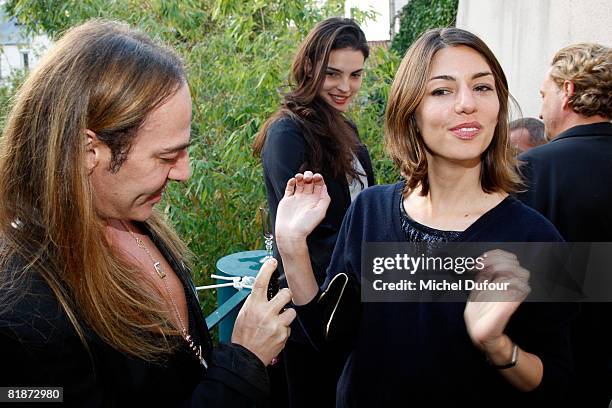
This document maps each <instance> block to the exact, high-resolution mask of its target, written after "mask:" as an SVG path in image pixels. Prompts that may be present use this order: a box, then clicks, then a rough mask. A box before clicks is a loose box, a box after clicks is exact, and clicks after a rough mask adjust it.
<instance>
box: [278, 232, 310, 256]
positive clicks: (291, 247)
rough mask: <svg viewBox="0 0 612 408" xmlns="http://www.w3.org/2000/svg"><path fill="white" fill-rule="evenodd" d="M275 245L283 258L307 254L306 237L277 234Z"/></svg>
mask: <svg viewBox="0 0 612 408" xmlns="http://www.w3.org/2000/svg"><path fill="white" fill-rule="evenodd" d="M276 247H277V248H278V252H279V253H280V255H281V257H282V258H283V259H292V258H296V257H300V256H303V255H306V256H308V244H307V243H306V237H299V236H296V237H291V236H277V237H276Z"/></svg>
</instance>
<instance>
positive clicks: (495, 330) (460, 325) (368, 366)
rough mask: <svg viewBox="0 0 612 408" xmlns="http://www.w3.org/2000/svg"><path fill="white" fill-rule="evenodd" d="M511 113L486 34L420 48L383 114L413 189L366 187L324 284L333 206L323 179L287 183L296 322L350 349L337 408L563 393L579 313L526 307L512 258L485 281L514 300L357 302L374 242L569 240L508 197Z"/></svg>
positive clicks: (496, 260) (507, 401)
mask: <svg viewBox="0 0 612 408" xmlns="http://www.w3.org/2000/svg"><path fill="white" fill-rule="evenodd" d="M508 102H509V93H508V88H507V82H506V79H505V76H504V73H503V71H502V68H501V66H500V65H499V63H498V61H497V59H496V58H495V56H494V55H493V53H492V52H491V51H490V50H489V48H488V47H487V46H486V45H485V44H484V43H483V42H482V41H481V40H480V39H479V38H478V37H476V36H475V35H473V34H471V33H469V32H467V31H464V30H460V29H454V28H450V29H437V30H431V31H428V32H426V33H425V34H423V35H422V36H421V37H420V38H419V39H417V41H416V42H415V43H414V44H413V45H412V46H411V48H410V49H409V50H408V52H407V53H406V56H405V57H404V59H403V61H402V63H401V65H400V67H399V70H398V72H397V74H396V77H395V80H394V82H393V85H392V88H391V91H390V97H389V102H388V105H387V111H386V129H385V130H386V132H385V136H386V142H387V148H388V150H389V152H390V154H391V157H392V158H393V159H394V160H395V162H396V163H397V164H398V166H399V167H400V169H401V170H402V173H403V174H404V175H405V179H406V180H405V181H404V182H400V183H397V184H396V185H390V186H375V187H373V188H371V189H368V190H367V191H364V192H363V193H362V194H360V196H359V197H358V198H357V199H356V200H355V201H354V202H353V203H352V204H351V207H350V208H349V210H348V211H347V214H346V216H345V219H344V222H343V225H342V228H341V230H340V234H339V236H338V241H337V244H336V247H335V249H334V253H333V256H332V260H331V263H330V267H329V269H328V279H327V281H326V282H325V284H324V285H323V286H322V287H321V286H320V285H319V283H318V281H317V280H316V279H315V278H314V276H313V274H312V273H311V272H310V265H309V262H308V261H307V256H308V247H307V245H306V237H307V236H308V233H309V232H310V230H311V229H312V228H313V226H314V225H316V224H317V223H318V220H319V219H321V218H322V217H323V215H324V214H325V209H326V207H327V205H329V202H330V198H329V196H328V194H327V191H326V187H325V183H324V182H323V177H321V175H318V174H314V175H313V173H312V172H310V171H307V172H305V173H304V174H298V175H296V177H295V178H293V179H291V180H290V181H289V182H288V184H287V186H286V191H285V196H284V198H283V199H282V201H281V203H280V204H279V208H278V217H277V225H276V239H277V244H278V247H279V252H280V253H281V255H282V258H283V262H284V266H285V272H286V276H287V281H288V283H289V286H290V288H291V289H292V293H293V299H294V303H295V304H296V305H297V308H296V309H297V312H298V319H299V321H300V323H302V324H303V325H304V326H305V327H306V329H307V331H308V332H309V335H310V337H311V339H312V340H313V341H314V342H316V343H318V344H324V341H325V340H328V339H330V338H333V337H334V336H335V335H336V336H337V335H340V334H344V335H345V340H344V341H345V345H346V347H347V348H351V349H352V353H351V356H350V358H349V359H348V361H347V364H346V366H345V368H344V371H343V374H342V377H341V379H340V382H339V384H338V398H337V406H338V407H361V406H363V407H377V406H380V407H387V406H414V407H442V406H472V407H474V406H482V407H492V406H495V407H500V406H541V405H542V404H547V403H551V402H554V401H555V400H556V399H557V398H559V396H561V395H562V392H563V390H564V387H565V386H566V384H567V380H568V378H569V371H570V362H571V359H570V353H569V347H568V336H569V333H568V322H569V318H570V315H571V310H570V309H571V308H568V307H564V306H562V305H558V304H555V305H552V304H537V303H522V301H523V300H524V299H525V296H526V294H527V292H528V286H527V284H526V282H527V280H528V278H529V274H528V272H527V271H526V270H525V269H524V268H523V267H522V266H521V265H519V263H518V260H517V258H516V257H513V256H512V255H510V254H508V253H491V254H490V256H488V257H487V258H486V260H485V261H484V264H485V268H484V270H483V272H482V275H478V274H477V275H476V276H477V279H480V277H481V276H483V275H484V276H487V277H488V279H490V280H493V281H507V282H509V283H510V284H511V285H512V286H511V292H510V293H508V294H513V295H514V297H513V298H512V300H513V301H475V300H479V299H478V298H477V299H475V298H474V297H472V296H480V295H482V293H478V292H472V293H471V295H470V296H471V297H470V298H469V301H468V302H467V303H466V302H445V303H440V302H438V303H432V302H420V303H417V302H414V303H407V302H402V303H391V302H375V301H369V302H368V301H367V300H368V299H365V300H366V301H364V302H361V301H360V300H361V297H360V296H359V295H360V293H359V290H360V286H359V285H358V283H359V281H360V280H361V284H362V286H361V290H362V293H361V295H363V293H367V292H365V291H364V289H363V288H366V286H363V285H368V281H367V280H363V279H362V278H363V276H364V275H363V274H364V273H367V272H368V271H367V270H366V269H362V262H363V261H364V255H365V254H364V253H362V251H363V247H364V244H365V243H372V242H381V243H388V242H406V241H411V242H415V241H416V242H423V241H425V242H430V243H436V244H433V245H430V247H433V246H436V245H439V244H437V243H439V242H446V241H457V242H484V243H487V242H493V243H499V242H557V241H561V237H560V236H559V234H558V232H557V231H556V230H555V228H554V227H553V226H552V225H551V224H550V223H549V222H548V221H547V220H546V219H545V218H544V217H542V216H541V215H539V214H537V213H536V212H535V211H533V210H531V209H529V208H528V207H526V206H525V205H523V204H521V203H520V202H518V201H517V200H516V199H514V198H513V197H512V196H511V195H510V193H512V192H514V191H516V190H517V188H519V186H520V184H519V178H518V176H517V173H516V169H515V162H514V159H513V157H512V153H511V151H510V149H509V148H508ZM364 268H365V267H364ZM421 272H423V273H424V275H423V276H424V277H427V276H428V275H427V274H426V272H424V271H421ZM365 276H366V277H369V276H370V275H365ZM338 282H340V286H339V285H338ZM320 287H321V289H320ZM323 290H325V291H326V292H325V293H323V294H322V291H323ZM480 299H481V298H480ZM495 299H496V300H497V299H499V298H495ZM506 299H507V298H506ZM343 328H344V329H343ZM342 329H343V330H342ZM487 360H488V362H487Z"/></svg>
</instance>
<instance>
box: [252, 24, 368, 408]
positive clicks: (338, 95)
mask: <svg viewBox="0 0 612 408" xmlns="http://www.w3.org/2000/svg"><path fill="white" fill-rule="evenodd" d="M368 55H369V48H368V45H367V42H366V39H365V36H364V34H363V32H362V31H361V29H360V28H359V26H358V25H357V24H356V23H355V22H354V21H353V20H350V19H345V18H330V19H327V20H325V21H322V22H321V23H319V24H318V25H317V26H316V27H315V28H314V29H313V30H312V31H311V32H310V33H309V34H308V36H307V37H306V39H305V40H304V41H303V43H302V44H301V46H300V48H299V50H298V52H297V54H296V56H295V59H294V61H293V68H292V71H291V90H290V91H289V92H288V93H287V94H285V95H284V96H283V102H282V105H281V107H280V108H279V110H278V111H277V112H276V113H275V114H274V115H273V116H272V117H271V118H270V119H268V121H267V122H266V123H265V124H264V126H263V128H262V129H261V131H260V132H259V135H258V136H257V139H256V140H255V143H254V149H255V154H256V155H261V158H262V162H263V168H264V178H265V184H266V192H267V199H268V205H269V208H270V213H271V216H272V222H273V224H274V222H275V219H276V210H277V207H278V203H279V201H280V199H281V198H282V197H283V194H284V190H285V185H286V183H287V180H289V179H290V178H292V177H293V176H294V175H295V174H296V173H298V172H300V171H304V170H305V169H316V171H318V172H320V173H322V174H324V175H325V178H326V180H327V186H328V191H329V194H330V196H331V197H332V204H331V206H330V207H329V209H328V211H327V215H326V216H325V218H323V220H322V221H321V223H320V224H319V225H317V227H316V228H315V229H314V231H312V233H311V234H310V236H309V237H308V248H309V249H310V261H311V263H312V269H313V271H314V274H315V277H316V279H317V281H318V282H319V283H323V280H324V278H325V270H326V269H327V266H328V264H329V261H330V258H331V254H332V250H333V248H334V245H335V243H336V238H337V236H338V231H339V229H340V225H341V223H342V218H343V217H344V214H345V213H346V210H347V208H348V207H349V204H350V203H351V201H352V200H353V199H354V198H355V197H356V196H357V194H358V193H359V192H360V191H361V190H363V189H364V188H366V187H368V186H371V185H373V184H374V173H373V170H372V164H371V162H370V157H369V154H368V151H367V149H366V147H365V146H364V145H363V144H361V142H360V140H359V136H358V133H357V128H356V127H355V125H354V124H352V123H351V122H349V121H348V120H347V119H346V117H345V116H344V112H346V111H347V109H348V106H349V104H350V102H351V101H352V100H353V99H354V98H355V96H356V94H357V92H358V91H359V88H360V87H361V81H362V73H363V65H364V62H365V60H366V58H367V57H368ZM276 254H278V253H276ZM279 267H280V269H279V270H280V271H281V272H282V265H279ZM283 282H284V278H283V279H281V283H283ZM285 285H286V284H285ZM307 344H308V342H307V341H306V339H305V336H304V334H303V332H302V330H301V328H300V327H299V326H298V325H294V326H293V327H292V334H291V338H290V341H289V343H288V345H287V347H286V349H285V352H284V357H285V362H286V367H287V379H288V386H289V398H290V401H291V404H290V406H291V407H298V406H303V407H311V406H318V407H328V406H333V405H334V399H335V397H334V396H335V388H336V381H337V378H338V375H339V374H340V369H341V365H342V364H343V360H344V355H339V354H338V353H336V352H329V353H327V354H325V355H323V356H319V355H317V354H314V353H313V351H312V349H311V348H310V346H308V345H307ZM315 394H316V396H315Z"/></svg>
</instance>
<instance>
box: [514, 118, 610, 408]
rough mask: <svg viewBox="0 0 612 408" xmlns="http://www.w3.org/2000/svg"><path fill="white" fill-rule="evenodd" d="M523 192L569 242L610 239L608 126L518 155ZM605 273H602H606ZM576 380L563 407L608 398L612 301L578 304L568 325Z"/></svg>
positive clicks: (583, 129)
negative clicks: (574, 315)
mask: <svg viewBox="0 0 612 408" xmlns="http://www.w3.org/2000/svg"><path fill="white" fill-rule="evenodd" d="M519 159H520V160H522V161H524V162H526V164H525V167H524V175H525V180H526V183H527V188H528V191H527V192H525V193H522V194H519V195H518V198H519V199H520V200H522V201H523V202H524V203H525V204H527V205H529V206H531V207H532V208H534V209H536V210H537V211H539V212H540V213H541V214H543V215H544V216H545V217H546V218H548V219H549V220H550V221H551V222H552V223H553V224H554V225H555V226H556V227H557V229H558V230H559V232H560V233H561V235H562V236H563V238H564V239H565V240H566V241H568V242H611V241H612V124H611V123H609V122H600V123H595V124H591V125H581V126H575V127H572V128H570V129H568V130H566V131H565V132H562V133H561V134H560V135H559V136H557V137H556V138H555V139H553V140H552V141H551V142H550V143H548V144H545V145H543V146H538V147H536V148H533V149H531V150H529V151H528V152H526V153H524V154H522V155H521V156H519ZM609 272H610V271H609V270H605V271H602V273H609ZM571 333H572V352H573V355H574V364H575V372H576V375H575V378H574V379H573V381H572V382H571V386H570V387H569V391H570V397H569V400H568V401H569V402H568V406H580V405H583V404H584V401H585V400H588V401H590V402H591V403H592V406H593V407H606V406H608V404H609V402H610V400H611V399H612V351H611V349H610V345H611V344H612V303H610V302H606V303H583V304H582V305H581V311H580V314H579V316H578V318H577V319H576V321H575V322H573V324H572V332H571Z"/></svg>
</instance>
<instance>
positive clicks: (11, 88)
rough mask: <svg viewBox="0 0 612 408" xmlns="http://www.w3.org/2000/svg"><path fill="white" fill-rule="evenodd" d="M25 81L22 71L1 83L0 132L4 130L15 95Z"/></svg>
mask: <svg viewBox="0 0 612 408" xmlns="http://www.w3.org/2000/svg"><path fill="white" fill-rule="evenodd" d="M24 79H25V74H24V73H23V72H22V71H16V72H14V73H13V74H11V75H10V76H9V77H8V78H6V79H4V80H3V82H0V85H1V86H0V131H1V130H2V129H4V122H5V121H6V115H7V114H8V111H9V108H10V106H11V100H12V98H13V95H15V92H16V91H17V89H19V86H20V85H21V84H22V82H23V80H24Z"/></svg>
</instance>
